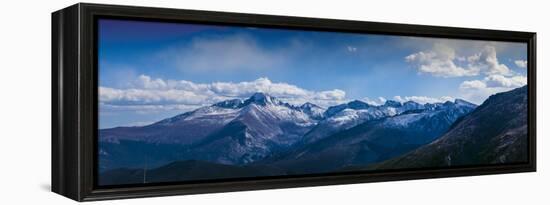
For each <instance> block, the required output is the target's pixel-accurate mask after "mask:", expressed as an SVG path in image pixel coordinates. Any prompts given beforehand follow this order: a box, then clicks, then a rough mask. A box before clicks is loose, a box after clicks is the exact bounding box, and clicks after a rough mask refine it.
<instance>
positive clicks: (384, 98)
mask: <svg viewBox="0 0 550 205" xmlns="http://www.w3.org/2000/svg"><path fill="white" fill-rule="evenodd" d="M535 63H536V61H535V33H530V32H516V31H496V30H484V29H466V28H449V27H436V26H421V25H405V24H390V23H373V22H360V21H344V20H331V19H313V18H300V17H283V16H270V15H257V14H238V13H224V12H210V11H193V10H178V9H163V8H145V7H130V6H114V5H97V4H77V5H74V6H71V7H68V8H65V9H63V10H60V11H57V12H54V13H53V14H52V190H53V191H54V192H56V193H59V194H62V195H64V196H67V197H69V198H71V199H74V200H78V201H88V200H101V199H115V198H130V197H146V196H164V195H177V194H195V193H207V192H226V191H239V190H251V189H269V188H285V187H299V186H317V185H332V184H345V183H362V182H376V181H390V180H408V179H422V178H432V177H453V176H471V175H483V174H501V173H515V172H530V171H535V170H536V168H535V162H536V160H535V153H536V151H535V149H536V146H535V125H536V124H535V113H536V112H535V108H536V107H535V102H536V99H535V86H536V84H535Z"/></svg>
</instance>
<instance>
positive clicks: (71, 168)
mask: <svg viewBox="0 0 550 205" xmlns="http://www.w3.org/2000/svg"><path fill="white" fill-rule="evenodd" d="M99 17H109V18H122V19H147V20H158V21H170V22H196V23H203V24H229V25H246V26H258V27H271V28H285V29H300V30H323V31H339V32H355V33H370V34H390V35H406V36H422V37H443V38H458V39H472V40H492V41H507V42H524V43H527V48H528V51H527V52H528V59H527V61H528V102H529V103H528V111H529V113H528V143H529V156H528V159H529V162H528V163H525V164H504V165H491V166H476V167H453V168H445V169H443V168H441V169H422V170H395V171H386V172H353V173H346V174H325V175H312V176H304V177H292V178H291V177H275V178H258V179H253V180H231V181H229V180H226V181H223V180H220V181H215V182H208V183H187V184H185V183H179V184H178V183H171V184H160V185H155V186H127V187H124V186H118V187H107V188H105V187H98V186H97V184H96V183H95V181H96V178H97V173H96V169H95V163H96V160H97V159H96V158H97V155H96V149H95V148H96V146H97V140H96V137H97V134H98V131H97V130H98V129H97V127H98V124H97V117H98V116H97V114H98V108H97V98H98V97H97V96H98V91H97V87H98V86H97V85H98V76H97V46H96V45H97V43H96V42H97V35H96V31H97V27H96V23H95V22H96V20H97V18H99ZM51 52H52V85H51V86H52V133H51V134H52V144H51V146H52V153H51V155H52V164H51V168H52V176H51V180H52V191H53V192H55V193H58V194H61V195H63V196H66V197H68V198H71V199H73V200H76V201H92V200H105V199H121V198H134V197H152V196H167V195H182V194H198V193H211V192H230V191H242V190H256V189H273V188H290V187H304V186H320V185H334V184H350V183H364V182H380V181H393V180H412V179H425V178H439V177H458V176H474V175H487V174H504V173H517V172H534V171H536V94H535V93H536V82H535V80H536V75H535V72H536V69H535V67H536V33H532V32H517V31H500V30H486V29H468V28H451V27H440V26H425V25H409V24H394V23H375V22H362V21H349V20H333V19H318V18H302V17H288V16H273V15H258V14H241V13H227V12H212V11H196V10H182V9H167V8H148V7H134V6H118V5H100V4H87V3H79V4H75V5H73V6H70V7H67V8H65V9H62V10H59V11H56V12H54V13H52V51H51Z"/></svg>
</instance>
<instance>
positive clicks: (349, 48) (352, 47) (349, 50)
mask: <svg viewBox="0 0 550 205" xmlns="http://www.w3.org/2000/svg"><path fill="white" fill-rule="evenodd" d="M347 49H348V52H352V53H353V52H356V51H357V47H354V46H347Z"/></svg>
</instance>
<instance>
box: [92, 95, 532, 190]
mask: <svg viewBox="0 0 550 205" xmlns="http://www.w3.org/2000/svg"><path fill="white" fill-rule="evenodd" d="M510 93H511V94H510ZM499 95H502V96H503V97H495V96H492V97H491V98H489V99H488V100H487V101H486V102H484V103H483V105H481V106H479V107H477V106H476V105H474V104H472V103H469V102H467V101H464V100H460V99H456V100H454V101H447V102H444V103H425V104H420V103H417V102H414V101H408V102H404V103H401V102H397V101H391V100H388V101H386V102H385V104H383V105H371V104H368V103H365V102H362V101H359V100H354V101H350V102H348V103H344V104H340V105H336V106H332V107H328V108H326V109H325V108H323V107H321V106H318V105H315V104H313V103H305V104H303V105H299V106H296V105H291V104H289V103H286V102H283V101H281V100H279V99H277V98H275V97H272V96H270V95H268V94H266V93H255V94H253V95H252V96H250V97H249V98H248V99H245V100H240V99H232V100H227V101H222V102H219V103H215V104H213V105H210V106H205V107H201V108H199V109H196V110H194V111H190V112H186V113H183V114H180V115H177V116H174V117H171V118H167V119H164V120H161V121H158V122H156V123H153V124H150V125H146V126H140V127H117V128H111V129H102V130H100V131H99V165H100V166H99V168H100V183H102V184H121V183H123V184H124V183H134V182H135V181H137V182H138V183H143V182H159V181H178V180H180V181H181V180H200V179H215V178H227V177H246V176H251V177H252V176H270V175H285V174H309V173H323V172H332V171H338V170H346V169H349V168H350V167H358V168H360V169H371V168H372V167H375V166H380V167H384V168H385V167H386V166H387V167H397V166H396V165H395V164H393V163H394V161H391V160H395V159H401V158H403V157H406V156H409V155H410V154H411V153H415V152H420V151H419V150H421V149H424V150H427V149H430V148H426V147H427V146H430V145H432V144H434V143H436V142H439V141H442V140H443V139H446V138H450V137H448V136H451V135H452V134H450V132H451V131H453V130H456V129H458V128H459V127H463V129H466V130H467V129H469V128H468V127H467V126H466V125H461V123H465V122H466V121H465V120H469V119H470V118H472V116H471V115H472V113H479V112H481V111H479V110H480V109H481V108H484V111H485V112H482V113H481V114H477V115H481V116H485V115H489V114H491V113H495V112H497V113H501V114H502V115H510V113H508V110H503V109H505V108H506V109H507V107H505V106H494V105H492V104H490V105H486V104H487V103H489V102H493V103H497V102H498V103H500V104H503V103H504V104H507V103H508V104H510V102H509V101H514V103H516V107H521V106H520V105H521V104H522V103H524V102H520V101H518V100H517V99H516V98H514V97H511V96H522V95H523V94H522V93H517V91H510V92H509V93H507V94H498V95H496V96H499ZM525 98H526V94H525ZM518 99H519V97H518ZM504 101H506V102H504ZM500 104H499V105H500ZM515 111H518V112H519V111H522V110H520V109H519V108H518V110H515ZM525 113H526V112H525ZM498 117H501V118H502V119H507V118H504V117H503V116H498ZM510 117H511V118H515V117H517V116H516V115H512V116H510ZM476 119H479V120H480V121H472V122H470V124H474V125H475V126H482V125H485V124H487V125H490V124H495V123H496V124H499V123H500V122H498V121H494V120H493V121H488V119H487V118H483V117H478V118H476ZM491 119H492V118H491ZM497 119H499V118H497ZM481 121H483V122H484V123H485V124H484V123H481ZM514 122H516V121H514ZM476 123H477V124H476ZM516 123H518V124H522V123H523V121H517V122H516ZM524 124H525V126H526V123H524ZM474 125H471V126H474ZM494 128H495V129H497V128H498V129H499V130H500V131H498V132H496V131H495V132H482V133H480V135H481V134H483V135H484V136H485V135H487V136H493V135H497V134H498V135H499V136H501V137H500V138H502V139H509V138H510V137H508V136H518V137H514V139H516V138H518V139H519V138H521V136H523V135H521V134H516V133H522V131H521V129H520V130H517V129H519V128H518V127H515V126H512V125H507V126H503V127H498V126H495V127H494ZM508 128H510V129H512V128H514V129H515V130H509V129H508ZM480 129H481V128H480ZM500 138H499V139H500ZM516 141H518V142H519V141H520V140H516ZM445 142H447V141H445ZM484 142H485V141H484ZM489 142H490V143H493V144H494V146H493V147H492V148H491V149H485V152H486V153H488V154H493V155H495V156H498V157H501V156H502V155H501V154H500V153H504V154H505V155H506V156H508V157H507V159H508V158H509V159H512V158H513V159H515V158H517V157H518V156H520V155H518V156H516V154H510V153H516V152H515V151H514V150H521V149H523V147H521V146H520V145H515V144H514V145H513V146H512V145H510V147H505V148H503V147H499V145H500V144H501V143H502V141H498V140H492V141H491V140H489ZM448 149H458V148H455V147H449V148H448ZM462 149H463V150H464V148H463V147H462ZM472 149H477V148H472ZM447 151H448V150H446V149H443V151H442V152H445V153H446V152H447ZM493 151H494V152H493ZM424 152H426V153H427V152H428V151H422V153H424ZM506 153H507V154H506ZM419 156H420V155H419ZM422 156H424V154H422ZM410 157H411V158H416V157H418V156H414V157H413V156H412V155H411V156H410ZM498 157H497V158H498ZM403 159H404V158H403ZM407 159H408V158H407ZM468 159H470V158H467V157H464V158H463V161H464V162H465V163H467V162H468ZM495 159H496V158H495ZM455 160H458V158H457V159H455ZM496 160H498V159H496ZM505 161H506V160H505ZM453 162H456V163H458V162H460V161H453ZM495 162H498V161H495ZM395 163H397V164H400V163H401V162H395ZM458 164H460V163H458ZM418 165H419V166H423V165H422V164H418ZM208 169H214V170H218V171H216V172H208V171H205V172H200V171H195V172H193V171H191V170H208ZM170 170H172V171H173V172H174V173H171V174H170ZM182 170H186V171H182ZM146 173H148V174H146ZM159 173H162V174H159ZM178 173H179V174H178ZM220 173H233V174H220ZM122 176H126V177H122ZM144 176H149V177H144ZM163 176H164V177H163ZM167 176H172V177H167Z"/></svg>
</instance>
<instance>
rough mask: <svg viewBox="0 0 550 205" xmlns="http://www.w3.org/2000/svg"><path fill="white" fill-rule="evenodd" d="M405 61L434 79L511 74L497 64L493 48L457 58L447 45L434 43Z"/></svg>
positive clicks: (506, 68) (508, 70)
mask: <svg viewBox="0 0 550 205" xmlns="http://www.w3.org/2000/svg"><path fill="white" fill-rule="evenodd" d="M405 60H406V61H407V62H409V63H411V64H413V65H414V66H415V68H416V69H417V70H418V72H419V73H427V74H431V75H433V76H436V77H444V78H449V77H463V76H477V75H479V74H486V75H493V74H499V75H511V74H512V73H511V72H510V69H509V68H508V67H507V66H506V65H504V64H501V63H499V61H498V59H497V55H496V49H495V47H493V46H485V47H484V48H483V49H482V50H481V51H480V52H479V53H476V54H474V55H470V56H458V55H457V54H456V51H455V49H454V48H452V47H450V46H449V45H446V44H443V43H436V44H434V46H433V47H432V49H431V50H428V51H420V52H417V53H413V54H411V55H408V56H406V57H405Z"/></svg>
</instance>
